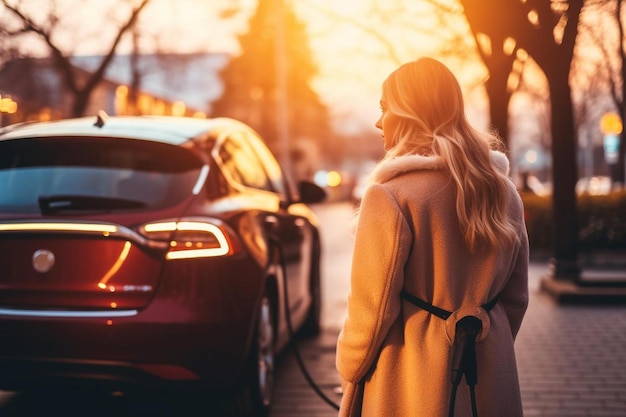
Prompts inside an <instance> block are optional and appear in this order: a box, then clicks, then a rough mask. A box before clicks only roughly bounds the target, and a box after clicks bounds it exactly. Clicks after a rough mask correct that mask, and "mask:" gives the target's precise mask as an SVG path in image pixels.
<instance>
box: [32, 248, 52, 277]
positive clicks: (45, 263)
mask: <svg viewBox="0 0 626 417" xmlns="http://www.w3.org/2000/svg"><path fill="white" fill-rule="evenodd" d="M53 265H54V254H53V253H52V252H50V251H49V250H46V249H39V250H38V251H36V252H35V253H33V268H35V271H37V272H41V273H44V272H48V271H49V270H50V269H51V268H52V266H53Z"/></svg>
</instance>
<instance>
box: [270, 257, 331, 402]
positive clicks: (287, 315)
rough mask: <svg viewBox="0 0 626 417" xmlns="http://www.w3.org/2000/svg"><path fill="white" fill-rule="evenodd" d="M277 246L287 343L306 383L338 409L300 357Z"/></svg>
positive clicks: (281, 260)
mask: <svg viewBox="0 0 626 417" xmlns="http://www.w3.org/2000/svg"><path fill="white" fill-rule="evenodd" d="M277 247H278V251H279V254H280V267H281V269H282V272H283V286H284V288H283V298H284V302H285V318H286V319H287V330H288V331H289V344H290V345H291V348H292V350H293V354H294V356H295V357H296V361H297V362H298V366H299V367H300V370H301V371H302V375H304V379H306V381H307V382H308V384H309V385H310V386H311V388H313V391H315V393H316V394H317V395H318V396H319V397H320V398H321V399H322V400H324V401H325V402H326V403H327V404H328V405H330V406H331V407H333V408H334V409H335V410H339V404H337V403H335V402H334V401H333V400H332V399H330V398H329V397H328V396H327V395H326V394H325V393H324V392H323V391H322V390H321V389H320V387H319V386H318V385H317V384H316V383H315V381H314V380H313V377H311V374H310V373H309V371H308V369H307V368H306V365H305V364H304V360H303V359H302V355H301V354H300V349H299V347H298V344H297V343H296V340H295V332H294V329H293V325H292V323H291V312H290V311H289V294H288V293H289V291H288V289H289V288H288V287H287V281H288V280H287V269H286V267H285V263H284V261H283V259H284V258H283V253H282V248H281V247H280V245H277Z"/></svg>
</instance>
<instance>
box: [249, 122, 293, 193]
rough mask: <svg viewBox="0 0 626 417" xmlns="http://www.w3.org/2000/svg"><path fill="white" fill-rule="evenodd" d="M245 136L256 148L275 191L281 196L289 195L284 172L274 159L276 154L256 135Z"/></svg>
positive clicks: (250, 133)
mask: <svg viewBox="0 0 626 417" xmlns="http://www.w3.org/2000/svg"><path fill="white" fill-rule="evenodd" d="M245 135H246V139H247V140H248V142H249V143H250V145H251V146H252V148H254V151H255V153H256V155H257V157H258V158H259V160H260V162H261V164H262V165H263V167H264V169H265V172H266V173H267V175H268V176H269V179H270V181H271V183H272V187H273V188H274V191H276V192H277V193H279V194H283V195H287V186H286V184H285V179H284V176H283V170H282V168H281V166H280V164H279V163H278V161H277V160H276V158H275V157H274V154H272V152H271V151H270V150H269V149H268V147H267V146H266V145H265V143H263V141H262V140H261V138H259V137H258V136H256V135H255V134H254V133H252V132H247V133H246V134H245Z"/></svg>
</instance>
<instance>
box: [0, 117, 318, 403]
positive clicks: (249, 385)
mask: <svg viewBox="0 0 626 417" xmlns="http://www.w3.org/2000/svg"><path fill="white" fill-rule="evenodd" d="M323 198H324V191H323V190H321V189H320V188H319V187H317V186H315V185H314V184H312V183H309V182H301V183H299V184H298V186H295V185H294V184H293V183H292V182H291V181H290V180H289V178H288V177H287V176H286V175H285V173H284V172H283V170H282V169H281V167H280V165H279V163H278V162H277V161H276V159H275V158H274V156H273V155H272V154H271V152H270V151H269V150H268V148H267V147H266V146H265V144H264V142H263V141H262V140H261V139H260V138H259V136H258V135H257V134H256V133H255V132H254V131H253V130H252V129H251V128H250V127H248V126H246V125H244V124H242V123H240V122H237V121H235V120H232V119H226V118H217V119H192V118H175V117H152V116H141V117H104V115H101V116H99V117H98V118H78V119H71V120H62V121H53V122H45V123H25V124H18V125H13V126H9V127H7V128H5V129H3V130H0V335H2V336H1V341H0V389H8V390H28V389H31V388H36V387H38V386H42V385H45V386H51V384H65V383H70V384H71V383H75V382H78V383H80V384H81V385H84V384H85V383H87V382H93V383H94V386H97V387H103V386H106V387H109V386H110V387H111V388H112V389H118V386H119V387H121V388H124V387H148V386H152V385H161V384H165V385H166V386H168V387H169V386H170V385H176V384H182V385H184V386H187V384H192V385H193V386H197V387H200V388H201V389H206V390H212V389H213V388H214V387H224V386H226V387H230V388H232V391H233V392H235V393H236V395H235V396H233V403H234V405H236V407H234V408H236V409H237V410H239V411H240V412H241V414H242V415H244V414H252V415H265V414H267V413H268V410H269V408H270V405H271V400H272V381H273V372H274V357H275V354H276V353H277V352H278V351H279V350H280V349H281V348H283V347H284V346H285V344H286V343H287V342H288V341H289V339H290V335H291V333H290V332H289V331H288V321H287V318H288V316H286V312H287V311H288V312H289V313H290V314H289V316H290V319H291V323H292V324H293V328H294V329H295V330H299V331H300V332H308V333H315V332H317V331H318V329H319V318H320V236H319V231H318V223H317V219H316V217H315V216H314V214H313V212H312V211H311V209H310V208H309V207H308V206H307V205H306V204H307V203H316V202H319V201H321V200H322V199H323ZM287 302H288V304H289V305H288V306H287V307H285V304H286V303H287ZM207 392H208V391H207Z"/></svg>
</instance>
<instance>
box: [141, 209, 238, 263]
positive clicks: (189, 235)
mask: <svg viewBox="0 0 626 417" xmlns="http://www.w3.org/2000/svg"><path fill="white" fill-rule="evenodd" d="M139 232H140V233H141V234H142V235H143V236H144V237H147V238H148V239H151V240H158V241H169V250H168V252H167V254H166V255H165V258H166V259H168V260H173V259H189V258H207V257H216V256H227V255H232V254H234V253H236V252H237V251H238V248H239V245H238V244H237V242H236V239H235V238H234V236H233V234H232V232H229V230H228V229H227V227H226V226H224V225H222V224H219V225H218V224H214V223H209V222H206V221H200V220H186V219H183V220H177V221H162V222H154V223H147V224H144V225H143V226H141V227H140V228H139Z"/></svg>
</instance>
